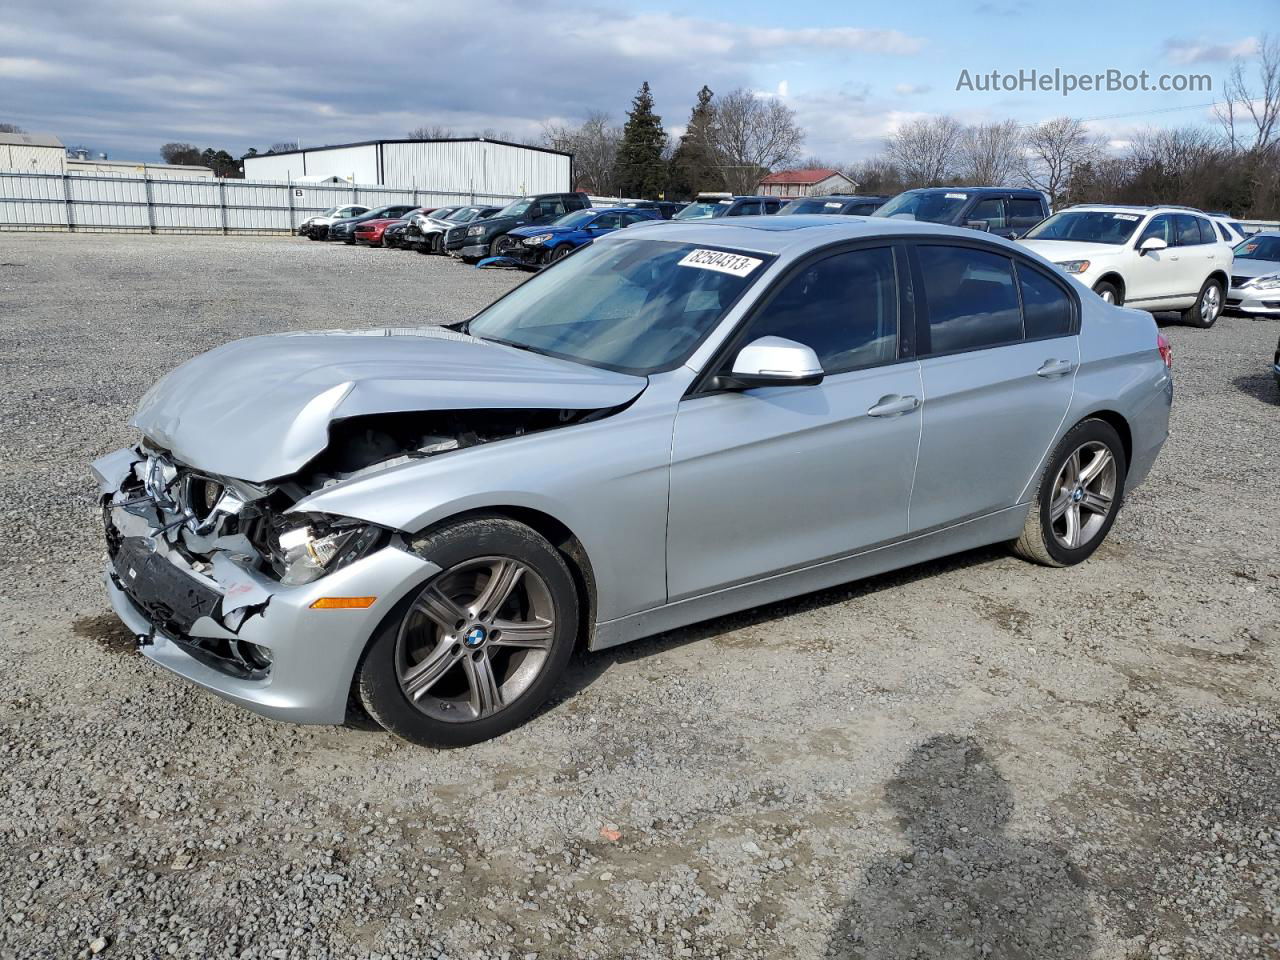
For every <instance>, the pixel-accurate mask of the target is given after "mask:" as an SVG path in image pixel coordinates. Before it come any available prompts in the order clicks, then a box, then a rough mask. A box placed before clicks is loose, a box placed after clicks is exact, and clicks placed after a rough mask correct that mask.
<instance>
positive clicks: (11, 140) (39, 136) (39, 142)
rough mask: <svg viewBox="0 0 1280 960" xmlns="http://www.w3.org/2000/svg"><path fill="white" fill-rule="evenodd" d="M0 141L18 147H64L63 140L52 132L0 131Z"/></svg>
mask: <svg viewBox="0 0 1280 960" xmlns="http://www.w3.org/2000/svg"><path fill="white" fill-rule="evenodd" d="M0 143H4V144H13V145H14V146H18V147H57V148H58V149H59V150H62V149H64V147H63V146H62V141H61V140H59V139H58V138H57V137H55V136H54V135H53V134H52V133H0Z"/></svg>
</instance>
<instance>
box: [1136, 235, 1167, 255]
mask: <svg viewBox="0 0 1280 960" xmlns="http://www.w3.org/2000/svg"><path fill="white" fill-rule="evenodd" d="M1168 246H1169V244H1167V243H1165V242H1164V241H1163V240H1161V239H1160V238H1159V237H1147V239H1145V240H1143V241H1142V245H1141V246H1139V247H1138V253H1150V252H1151V251H1152V250H1164V249H1165V248H1166V247H1168Z"/></svg>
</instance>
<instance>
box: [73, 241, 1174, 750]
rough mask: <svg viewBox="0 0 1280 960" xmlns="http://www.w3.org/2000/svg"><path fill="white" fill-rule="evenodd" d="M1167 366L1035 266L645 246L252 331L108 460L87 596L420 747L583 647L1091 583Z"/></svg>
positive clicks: (976, 257)
mask: <svg viewBox="0 0 1280 960" xmlns="http://www.w3.org/2000/svg"><path fill="white" fill-rule="evenodd" d="M1170 366H1171V356H1170V353H1169V350H1168V345H1167V344H1166V343H1165V342H1164V341H1163V339H1162V338H1161V337H1159V336H1158V334H1157V331H1156V327H1155V323H1154V322H1153V320H1152V318H1151V315H1150V314H1148V313H1144V312H1140V311H1136V310H1128V309H1125V308H1121V307H1115V306H1111V305H1109V304H1106V303H1104V302H1103V301H1102V300H1100V299H1099V298H1098V297H1097V296H1095V295H1094V294H1093V293H1091V292H1090V291H1089V290H1087V289H1086V288H1084V287H1082V286H1081V285H1080V284H1078V283H1077V282H1076V281H1074V280H1073V279H1072V278H1070V277H1067V276H1066V275H1064V274H1062V273H1060V272H1059V271H1058V270H1057V269H1056V268H1055V267H1054V266H1053V265H1052V264H1050V263H1048V262H1047V261H1045V260H1043V259H1042V258H1040V257H1038V256H1036V255H1035V254H1033V253H1031V252H1029V251H1027V250H1026V249H1022V248H1020V247H1017V246H1015V245H1014V244H1012V243H1009V242H1006V241H1004V240H1001V239H999V238H995V237H990V236H984V235H981V234H977V233H975V232H974V231H971V230H960V229H952V228H948V227H940V226H936V225H931V224H924V223H914V222H909V221H908V222H903V221H897V220H889V219H864V218H861V217H822V216H794V217H743V218H734V219H730V220H723V221H721V220H712V221H705V222H691V223H681V222H662V221H656V222H654V223H651V224H643V225H639V226H635V227H632V228H629V229H627V230H622V231H618V232H617V233H615V234H612V235H609V236H606V237H603V238H601V239H599V240H596V241H595V242H594V243H592V244H590V245H589V246H587V247H584V248H582V249H581V250H579V251H578V252H576V253H574V254H573V255H572V256H570V257H567V258H565V259H564V260H563V261H561V262H559V263H557V264H556V265H554V266H553V267H551V268H549V269H546V270H544V271H543V272H542V273H540V274H538V275H537V276H535V277H533V278H532V279H530V280H529V281H527V282H526V283H524V284H522V285H520V286H518V287H516V288H515V289H513V290H512V291H511V292H509V293H508V294H506V295H505V296H503V297H502V298H501V299H499V300H497V301H496V302H494V303H493V304H491V305H490V306H488V307H486V308H485V309H484V310H481V311H480V312H479V313H478V314H476V315H475V316H474V317H472V318H471V319H469V320H467V321H466V322H464V323H460V324H456V325H453V326H448V327H439V326H435V327H432V326H427V327H422V328H420V329H395V330H376V331H369V330H363V331H352V332H339V331H335V332H331V333H295V334H285V335H279V336H265V337H254V338H250V339H247V340H240V341H236V342H233V343H229V344H226V345H225V346H222V347H219V348H217V349H215V350H212V351H210V352H208V353H206V354H203V355H202V356H198V357H196V358H195V359H193V360H191V361H189V362H188V363H186V364H184V365H183V366H181V367H179V368H178V369H176V370H174V371H173V372H172V373H170V374H169V375H168V376H166V377H165V378H164V379H162V380H161V381H160V382H159V383H157V384H156V385H155V386H154V387H153V388H152V389H151V390H150V391H149V392H148V393H147V394H146V395H145V396H144V397H143V399H142V401H141V403H140V405H139V408H138V411H137V414H136V415H135V417H134V419H133V421H132V422H133V424H134V426H136V428H137V429H138V431H139V433H140V440H139V442H138V444H137V445H136V446H134V447H131V448H128V449H124V450H120V451H118V452H116V453H113V454H110V455H108V456H105V457H103V458H102V459H100V460H98V461H97V462H96V463H95V464H94V472H95V474H96V476H97V479H98V481H99V484H100V488H101V491H102V506H103V516H104V521H105V528H106V541H107V548H108V550H107V552H108V562H107V567H106V571H105V582H106V590H107V594H108V596H109V598H110V602H111V604H112V606H113V607H114V609H115V611H116V613H117V614H118V615H119V617H120V619H121V620H123V621H124V623H125V624H127V625H128V627H129V628H130V629H131V630H132V631H133V632H134V633H135V634H136V635H137V637H138V643H139V644H140V646H141V649H142V652H143V653H144V654H145V655H146V656H147V657H149V658H151V659H152V660H153V661H155V662H156V663H158V664H160V665H161V666H163V667H166V668H168V669H170V670H172V671H174V672H175V673H178V674H180V675H181V676H183V677H186V678H188V679H189V680H191V681H193V682H195V683H197V684H199V685H200V686H203V687H205V688H207V689H209V690H212V691H213V692H214V693H217V694H218V695H220V696H223V697H226V698H228V699H230V700H233V701H235V702H237V703H240V704H243V705H244V706H245V707H248V708H249V709H251V710H256V711H258V712H260V713H263V714H266V715H269V716H272V717H277V718H281V719H287V720H293V721H297V722H302V723H338V722H342V721H343V720H344V719H345V718H346V717H347V712H348V709H349V703H350V704H359V705H361V706H363V708H364V710H366V711H367V712H368V713H369V714H370V715H371V716H372V717H373V718H374V719H376V720H377V721H378V722H379V723H381V724H382V725H383V726H384V727H386V728H387V729H388V730H390V731H392V732H394V733H396V734H398V735H400V736H402V737H405V738H407V739H409V740H412V741H415V742H417V743H422V744H428V745H432V746H460V745H466V744H471V743H475V742H478V741H481V740H484V739H487V738H490V737H493V736H496V735H498V734H501V733H503V732H505V731H507V730H509V729H511V728H512V727H514V726H516V725H517V724H519V723H521V722H522V721H524V720H525V719H527V718H528V717H529V716H530V715H531V714H532V713H533V712H534V711H535V710H536V709H537V708H538V706H539V705H540V704H541V703H542V702H543V701H544V700H546V698H547V697H548V696H549V694H550V693H551V692H552V690H553V688H554V686H555V684H556V681H557V678H558V677H559V676H560V674H561V673H562V671H563V670H564V668H565V664H566V662H567V661H568V659H569V656H570V654H571V652H572V650H573V648H574V647H575V646H576V645H577V644H579V643H581V644H584V645H585V646H586V647H588V648H589V649H591V650H600V649H602V648H605V647H610V646H613V645H615V644H620V643H625V642H627V641H629V640H633V639H635V638H637V637H641V636H645V635H648V634H653V633H657V632H659V631H663V630H669V629H671V628H673V627H678V626H681V625H683V624H688V623H692V622H694V621H698V620H704V619H707V618H709V617H716V616H720V615H722V614H726V613H729V612H731V611H735V610H741V609H744V608H748V607H753V606H756V605H759V604H764V603H769V602H771V601H775V600H779V599H781V598H784V597H790V596H794V595H796V594H801V593H805V592H808V591H813V590H819V589H822V588H826V587H830V586H832V585H834V584H839V583H843V582H846V581H849V580H854V579H857V578H859V577H865V576H868V575H871V574H876V573H881V572H883V571H886V570H890V569H893V568H897V567H902V566H906V565H909V564H913V563H918V562H920V561H922V560H928V559H930V558H933V557H938V556H941V555H944V554H949V553H953V552H956V551H960V550H966V549H969V548H972V547H977V546H980V545H983V544H991V543H1008V544H1010V545H1011V547H1012V549H1014V550H1015V551H1016V552H1017V553H1018V554H1020V555H1021V556H1023V557H1025V558H1027V559H1028V560H1032V561H1034V562H1037V563H1041V564H1048V565H1051V566H1066V565H1070V564H1074V563H1079V562H1081V561H1082V560H1085V559H1086V558H1087V557H1089V555H1090V554H1091V553H1093V551H1094V550H1096V549H1097V547H1098V545H1099V544H1100V543H1101V542H1102V540H1103V539H1104V538H1105V537H1106V535H1107V532H1108V530H1109V529H1110V528H1111V525H1112V524H1113V523H1114V522H1115V518H1116V513H1117V511H1118V510H1119V509H1120V505H1121V503H1122V501H1123V499H1124V495H1125V493H1126V492H1128V491H1129V490H1132V489H1133V488H1134V487H1135V486H1136V485H1137V484H1138V483H1140V482H1142V480H1143V479H1144V478H1145V477H1146V476H1147V473H1148V471H1149V470H1150V469H1151V466H1152V463H1153V461H1154V460H1155V458H1156V455H1157V454H1158V453H1159V451H1160V448H1161V445H1162V444H1163V443H1164V441H1165V438H1166V436H1167V433H1168V423H1169V410H1170V405H1171V403H1172V397H1173V382H1172V377H1171V373H1170Z"/></svg>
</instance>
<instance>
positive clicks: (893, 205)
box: [872, 190, 969, 223]
mask: <svg viewBox="0 0 1280 960" xmlns="http://www.w3.org/2000/svg"><path fill="white" fill-rule="evenodd" d="M968 200H969V194H967V193H965V192H964V191H962V190H908V191H907V192H906V193H900V194H898V195H897V196H896V197H894V198H893V199H892V200H890V201H889V202H888V203H886V204H885V205H884V206H883V207H881V208H880V209H879V210H877V211H876V212H875V213H873V214H872V216H873V217H898V218H899V219H901V220H925V221H928V222H929V223H955V221H956V218H958V217H959V216H960V210H961V209H962V208H963V207H964V205H965V204H966V203H967V202H968Z"/></svg>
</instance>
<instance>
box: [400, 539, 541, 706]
mask: <svg viewBox="0 0 1280 960" xmlns="http://www.w3.org/2000/svg"><path fill="white" fill-rule="evenodd" d="M555 630H556V624H555V611H554V605H553V603H552V599H551V592H550V590H549V589H548V588H547V584H546V583H545V582H544V581H543V579H542V578H541V577H540V576H539V575H538V574H537V573H536V572H535V571H534V570H533V569H532V568H531V567H529V566H527V565H526V564H523V563H521V562H519V561H517V560H513V559H511V558H509V557H480V558H477V559H474V560H468V561H466V562H464V563H460V564H458V565H456V566H454V567H450V568H449V569H447V570H445V571H443V572H442V573H440V574H439V575H438V576H436V577H435V578H433V579H432V580H431V582H430V583H428V584H427V585H426V586H425V587H424V588H423V589H422V592H421V593H420V594H419V595H418V597H417V598H416V599H415V600H414V602H413V605H412V606H411V607H410V608H409V610H408V612H407V613H406V614H405V617H404V619H403V620H402V621H401V624H400V630H399V634H398V636H397V639H396V676H397V679H398V680H399V682H400V689H401V691H402V692H403V693H404V695H405V697H406V698H407V699H408V700H409V702H410V703H411V704H413V705H414V706H415V707H416V708H417V709H418V710H420V711H421V712H422V713H424V714H426V715H427V716H429V717H431V718H433V719H436V720H444V721H448V722H454V723H465V722H468V721H472V720H479V719H482V718H484V717H487V716H490V715H492V714H494V713H497V712H498V711H499V710H501V709H503V708H504V707H506V706H509V705H510V704H511V703H513V702H514V701H515V700H516V699H518V698H519V697H520V696H521V694H523V693H524V692H525V691H526V690H528V689H529V687H530V686H532V684H533V683H534V681H535V680H536V679H537V678H538V676H539V675H540V674H541V672H542V669H543V667H544V666H545V665H546V662H547V659H548V657H549V656H550V652H551V645H552V640H553V639H554V637H555Z"/></svg>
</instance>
